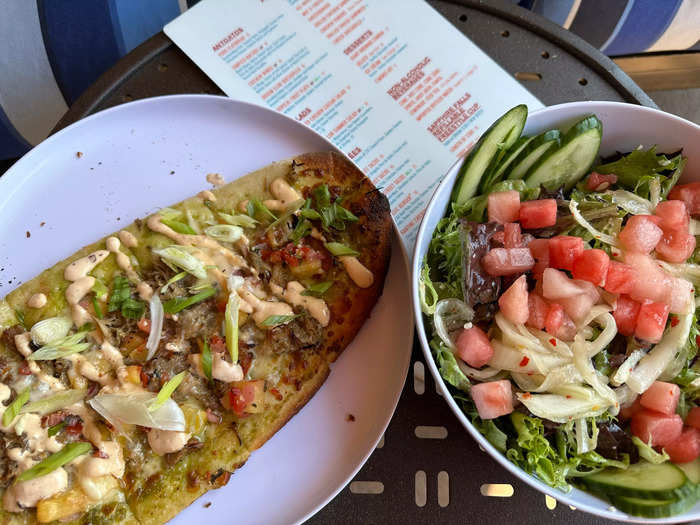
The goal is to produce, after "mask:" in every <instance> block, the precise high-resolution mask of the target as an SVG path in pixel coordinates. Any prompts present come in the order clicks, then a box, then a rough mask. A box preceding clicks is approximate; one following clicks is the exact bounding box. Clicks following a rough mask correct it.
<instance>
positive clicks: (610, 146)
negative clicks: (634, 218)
mask: <svg viewBox="0 0 700 525" xmlns="http://www.w3.org/2000/svg"><path fill="white" fill-rule="evenodd" d="M589 114H595V115H597V116H598V118H599V119H600V120H601V121H602V122H603V143H602V145H601V154H602V155H609V154H611V153H614V152H615V151H622V152H625V151H630V150H632V149H634V148H636V147H638V146H639V145H640V144H642V145H643V146H644V147H645V148H647V147H649V146H653V145H654V144H657V145H658V150H657V151H659V152H665V153H671V152H674V151H677V150H678V149H679V148H683V155H684V156H686V157H687V158H688V163H687V164H686V167H685V170H684V172H683V177H682V179H681V180H682V181H684V182H690V181H694V180H700V126H698V125H696V124H693V123H692V122H688V121H687V120H684V119H682V118H680V117H676V116H674V115H670V114H668V113H664V112H663V111H659V110H656V109H650V108H646V107H643V106H636V105H632V104H622V103H619V102H572V103H568V104H561V105H558V106H551V107H547V108H543V109H540V110H538V111H535V112H533V113H532V114H530V115H529V116H528V119H527V125H526V126H525V130H524V133H527V134H533V133H538V132H542V131H545V130H547V129H552V128H560V129H564V130H566V129H568V127H569V126H570V125H571V124H573V123H574V122H576V121H577V120H580V118H581V117H583V116H585V115H589ZM460 164H461V162H458V163H456V164H455V165H454V166H453V167H452V168H451V169H450V171H449V172H448V173H447V175H446V176H445V178H444V179H443V181H442V182H441V183H440V185H439V186H438V187H437V189H436V190H435V194H434V195H433V197H432V199H431V201H430V203H429V204H428V208H427V209H426V211H425V216H424V217H423V221H422V222H421V225H420V229H419V231H418V237H417V238H416V245H415V251H414V254H413V266H412V269H411V270H412V271H411V282H412V288H413V310H414V315H415V318H416V332H417V334H418V337H419V339H420V343H421V346H422V347H423V353H424V354H425V361H426V363H427V365H428V368H429V369H430V372H431V373H432V374H433V377H434V378H435V382H436V383H437V387H438V389H439V390H440V393H441V394H442V395H443V397H444V398H445V400H446V401H447V404H448V405H449V406H450V409H452V412H454V413H455V415H456V416H457V419H459V420H460V422H461V423H462V425H464V428H466V429H467V431H468V432H469V433H470V434H471V435H472V437H473V438H474V439H475V440H476V441H477V442H478V443H479V445H481V446H482V447H483V448H484V449H485V450H486V451H487V452H488V453H489V454H490V455H491V456H492V457H493V458H494V459H495V460H496V461H498V462H499V463H500V464H501V465H502V466H503V467H505V468H506V469H507V470H509V471H510V472H511V473H513V474H514V475H515V476H517V477H518V478H520V479H521V480H523V481H524V482H526V483H528V484H529V485H531V486H532V487H534V488H536V489H537V490H539V491H541V492H544V493H545V494H549V495H550V496H552V497H553V498H556V499H557V500H559V501H561V502H564V503H567V504H569V505H573V506H575V507H576V508H578V509H581V510H585V511H587V512H591V513H593V514H597V515H599V516H603V517H605V518H610V519H614V520H620V521H627V522H638V523H679V522H688V521H692V520H697V519H700V503H698V504H697V505H695V507H693V508H692V509H691V510H689V511H688V512H685V513H683V514H679V515H676V516H672V517H670V518H663V519H646V518H640V517H638V516H630V515H628V514H626V513H623V512H621V511H618V510H617V509H615V508H613V507H611V506H610V504H609V503H608V502H606V501H603V500H601V499H598V498H596V497H595V496H592V495H591V494H588V493H586V492H583V491H581V490H578V489H573V490H572V491H571V492H569V493H564V492H562V491H561V490H558V489H555V488H552V487H550V486H549V485H546V484H545V483H542V482H541V481H539V480H538V479H537V478H535V477H533V476H530V475H529V474H527V473H525V471H523V470H521V469H520V468H519V467H517V466H516V465H514V464H513V463H511V462H510V461H508V460H507V459H506V457H505V456H504V455H503V454H501V453H500V452H499V451H498V450H497V449H496V448H495V447H494V446H493V445H491V443H489V442H488V441H487V440H486V438H485V437H484V436H482V435H481V433H479V431H478V430H477V429H476V428H474V426H473V425H472V424H471V422H470V421H469V419H468V418H467V417H466V416H465V415H464V413H463V412H462V410H461V409H460V408H459V405H457V403H456V402H455V400H454V399H453V398H452V396H451V395H450V393H449V391H448V390H447V387H446V385H445V383H444V381H443V380H442V377H440V372H439V371H438V369H437V366H436V365H435V361H434V360H433V356H432V354H431V352H430V347H429V346H428V340H427V338H426V335H425V325H424V323H423V315H422V313H421V309H420V302H419V299H418V293H417V285H418V277H419V275H420V269H421V264H422V261H423V256H424V255H425V252H426V251H427V249H428V244H429V243H430V239H431V237H432V235H433V231H434V230H435V226H436V225H437V223H438V221H439V220H440V219H441V218H442V217H443V216H444V215H445V211H446V209H447V205H448V203H449V200H450V193H451V192H452V186H453V185H454V181H455V178H456V176H457V173H458V171H459V167H460Z"/></svg>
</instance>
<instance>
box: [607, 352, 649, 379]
mask: <svg viewBox="0 0 700 525" xmlns="http://www.w3.org/2000/svg"><path fill="white" fill-rule="evenodd" d="M645 355H646V352H645V351H644V350H641V349H639V348H637V349H636V350H635V351H634V352H632V353H631V354H630V355H629V357H628V358H627V359H625V361H624V362H623V363H622V364H621V365H620V367H619V368H618V369H617V372H615V373H614V374H613V376H612V377H611V378H610V384H611V385H613V386H620V385H621V384H623V383H626V382H627V379H629V377H630V374H631V373H632V369H633V368H634V367H635V366H637V363H639V361H640V360H641V359H642V357H644V356H645Z"/></svg>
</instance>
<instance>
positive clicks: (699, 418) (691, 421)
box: [685, 407, 700, 429]
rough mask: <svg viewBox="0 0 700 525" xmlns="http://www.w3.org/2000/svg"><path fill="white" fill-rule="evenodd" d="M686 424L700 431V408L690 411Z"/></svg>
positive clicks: (686, 417)
mask: <svg viewBox="0 0 700 525" xmlns="http://www.w3.org/2000/svg"><path fill="white" fill-rule="evenodd" d="M685 424H686V425H689V426H691V427H695V428H698V429H700V407H693V408H691V409H690V410H689V411H688V415H687V416H685Z"/></svg>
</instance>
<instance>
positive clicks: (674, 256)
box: [656, 201, 695, 263]
mask: <svg viewBox="0 0 700 525" xmlns="http://www.w3.org/2000/svg"><path fill="white" fill-rule="evenodd" d="M671 202H679V201H671ZM694 250H695V235H691V234H690V233H687V230H686V231H682V230H666V231H664V235H663V237H661V240H660V241H659V243H658V244H657V245H656V254H657V255H658V256H659V257H660V258H661V259H663V260H664V261H668V262H672V263H683V262H685V261H686V260H687V259H688V257H690V256H691V255H693V251H694Z"/></svg>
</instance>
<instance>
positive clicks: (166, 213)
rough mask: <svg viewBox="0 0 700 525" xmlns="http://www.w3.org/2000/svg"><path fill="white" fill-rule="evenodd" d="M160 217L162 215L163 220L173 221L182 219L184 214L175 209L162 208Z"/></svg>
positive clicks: (159, 213)
mask: <svg viewBox="0 0 700 525" xmlns="http://www.w3.org/2000/svg"><path fill="white" fill-rule="evenodd" d="M158 215H160V217H161V219H165V220H173V219H178V218H179V217H182V212H181V211H180V210H176V209H175V208H162V209H161V210H160V211H159V212H158Z"/></svg>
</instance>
